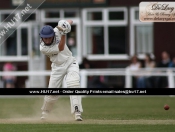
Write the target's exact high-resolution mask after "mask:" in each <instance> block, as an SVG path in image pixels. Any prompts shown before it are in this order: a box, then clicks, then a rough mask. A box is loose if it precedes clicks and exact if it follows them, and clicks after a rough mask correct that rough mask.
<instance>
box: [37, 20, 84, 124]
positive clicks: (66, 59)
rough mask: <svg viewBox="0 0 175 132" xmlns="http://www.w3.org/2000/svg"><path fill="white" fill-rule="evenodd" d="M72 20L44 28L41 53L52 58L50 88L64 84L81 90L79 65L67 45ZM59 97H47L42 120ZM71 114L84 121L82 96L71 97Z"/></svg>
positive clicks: (41, 33)
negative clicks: (67, 35)
mask: <svg viewBox="0 0 175 132" xmlns="http://www.w3.org/2000/svg"><path fill="white" fill-rule="evenodd" d="M72 23H73V21H72V20H60V21H59V22H58V25H57V26H56V27H55V28H52V27H51V26H49V25H45V26H43V27H42V29H41V31H40V33H39V35H40V37H41V43H40V51H41V52H42V53H43V54H45V55H47V56H48V57H49V58H50V61H51V62H52V64H51V68H52V71H51V75H50V80H49V86H48V87H49V88H61V87H63V83H64V84H65V85H66V87H67V88H80V76H79V65H78V62H77V61H76V59H75V57H73V56H72V52H71V51H70V50H69V48H68V47H67V45H66V34H67V33H69V32H70V31H71V24H72ZM57 100H58V95H45V97H44V102H43V106H42V108H41V110H42V116H41V119H45V118H46V117H47V115H48V113H49V112H50V111H51V110H52V108H53V105H54V103H55V102H56V101H57ZM70 104H71V113H72V114H75V120H76V121H82V117H81V113H82V112H83V108H82V104H81V96H73V95H70Z"/></svg>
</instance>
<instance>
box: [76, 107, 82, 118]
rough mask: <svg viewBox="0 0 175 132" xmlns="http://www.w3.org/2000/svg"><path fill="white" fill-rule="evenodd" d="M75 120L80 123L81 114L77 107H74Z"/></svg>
mask: <svg viewBox="0 0 175 132" xmlns="http://www.w3.org/2000/svg"><path fill="white" fill-rule="evenodd" d="M75 120H76V121H82V120H83V119H82V116H81V112H80V111H79V110H78V106H75Z"/></svg>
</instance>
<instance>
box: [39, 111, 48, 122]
mask: <svg viewBox="0 0 175 132" xmlns="http://www.w3.org/2000/svg"><path fill="white" fill-rule="evenodd" d="M47 116H48V112H46V111H43V112H42V115H41V120H45V119H46V118H47Z"/></svg>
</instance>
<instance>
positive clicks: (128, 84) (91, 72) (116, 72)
mask: <svg viewBox="0 0 175 132" xmlns="http://www.w3.org/2000/svg"><path fill="white" fill-rule="evenodd" d="M50 73H51V71H14V72H8V73H7V72H0V77H2V76H4V75H13V76H28V77H30V76H42V77H43V76H50ZM100 75H103V76H125V88H132V76H167V78H168V87H169V88H175V79H174V76H175V68H154V69H145V68H142V69H140V70H137V71H131V70H129V69H128V68H112V69H88V70H85V69H83V70H80V76H81V87H82V88H87V84H88V79H87V78H88V76H100ZM30 84H31V82H30V81H29V80H26V87H27V88H31V85H30ZM0 86H2V81H1V83H0ZM46 87H47V86H46Z"/></svg>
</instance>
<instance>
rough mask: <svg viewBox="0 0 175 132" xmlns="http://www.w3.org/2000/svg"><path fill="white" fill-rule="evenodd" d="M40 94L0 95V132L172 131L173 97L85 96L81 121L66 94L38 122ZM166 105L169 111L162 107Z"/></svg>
mask: <svg viewBox="0 0 175 132" xmlns="http://www.w3.org/2000/svg"><path fill="white" fill-rule="evenodd" d="M42 103H43V97H41V96H39V97H37V96H36V97H13V98H3V97H0V132H174V130H175V98H174V97H168V96H111V97H109V96H97V97H93V96H86V97H84V98H82V104H83V109H84V112H83V119H84V120H83V121H82V122H76V121H74V117H73V115H71V114H70V102H69V98H68V96H66V97H65V96H64V97H63V96H61V97H60V98H59V99H58V101H57V102H56V104H55V106H54V109H53V111H52V112H51V113H50V115H49V117H48V120H46V121H41V120H40V115H41V110H40V109H41V106H42ZM165 104H168V105H169V106H170V109H169V110H164V108H163V106H164V105H165Z"/></svg>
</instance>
